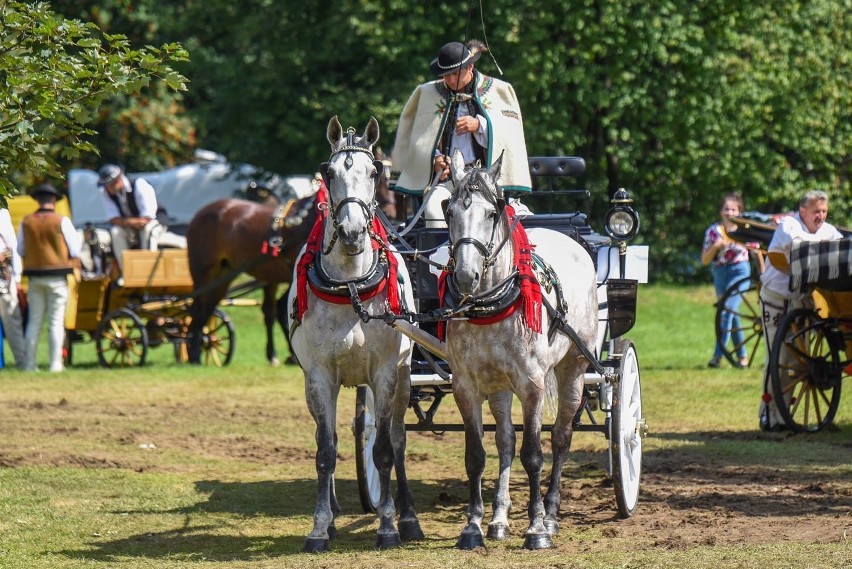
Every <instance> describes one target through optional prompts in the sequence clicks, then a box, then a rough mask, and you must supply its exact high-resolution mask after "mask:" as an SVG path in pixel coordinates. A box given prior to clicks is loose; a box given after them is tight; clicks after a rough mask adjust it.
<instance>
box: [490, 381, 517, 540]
mask: <svg viewBox="0 0 852 569" xmlns="http://www.w3.org/2000/svg"><path fill="white" fill-rule="evenodd" d="M512 397H513V394H512V392H511V391H508V390H507V391H501V392H499V393H495V394H492V395H489V396H488V407H489V408H490V409H491V414H492V415H494V420H495V423H496V424H497V430H496V431H495V433H494V441H495V442H496V443H497V456H498V459H499V461H500V475H499V476H498V478H497V489H496V492H495V494H494V503H493V505H492V509H493V513H492V515H491V523H489V524H488V533H487V537H488V539H497V540H504V539H507V538H508V537H509V510H510V509H511V507H512V501H511V499H510V498H509V478H510V474H511V469H512V460H514V458H515V443H516V437H515V425H514V424H513V423H512Z"/></svg>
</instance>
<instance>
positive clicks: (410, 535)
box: [399, 520, 424, 543]
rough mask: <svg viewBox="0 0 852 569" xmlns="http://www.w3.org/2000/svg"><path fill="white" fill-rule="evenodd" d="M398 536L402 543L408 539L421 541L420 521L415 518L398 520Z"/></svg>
mask: <svg viewBox="0 0 852 569" xmlns="http://www.w3.org/2000/svg"><path fill="white" fill-rule="evenodd" d="M399 537H400V539H402V541H403V542H404V543H408V542H409V541H421V540H422V539H423V537H424V536H423V530H421V529H420V522H419V521H417V520H406V521H400V522H399Z"/></svg>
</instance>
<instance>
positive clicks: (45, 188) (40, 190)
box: [30, 183, 64, 200]
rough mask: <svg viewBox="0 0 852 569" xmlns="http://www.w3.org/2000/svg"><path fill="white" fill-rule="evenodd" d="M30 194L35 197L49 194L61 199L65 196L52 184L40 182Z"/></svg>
mask: <svg viewBox="0 0 852 569" xmlns="http://www.w3.org/2000/svg"><path fill="white" fill-rule="evenodd" d="M30 195H31V196H32V197H34V198H38V196H43V195H49V196H54V197H55V198H56V199H58V200H61V199H62V198H63V197H64V196H63V195H62V192H60V191H59V190H57V189H56V188H55V187H54V186H53V185H52V184H48V183H44V184H39V185H38V186H36V187H35V188H33V189H32V191H30Z"/></svg>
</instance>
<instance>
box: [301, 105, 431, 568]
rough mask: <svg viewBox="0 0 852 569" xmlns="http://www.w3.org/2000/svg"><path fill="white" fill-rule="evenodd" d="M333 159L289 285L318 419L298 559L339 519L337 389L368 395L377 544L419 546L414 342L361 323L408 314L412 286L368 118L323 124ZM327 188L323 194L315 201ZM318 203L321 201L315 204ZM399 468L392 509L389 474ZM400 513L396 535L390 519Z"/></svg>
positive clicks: (319, 547)
mask: <svg viewBox="0 0 852 569" xmlns="http://www.w3.org/2000/svg"><path fill="white" fill-rule="evenodd" d="M326 135H327V138H328V141H329V143H330V144H331V157H330V158H329V160H328V162H326V163H324V164H323V165H322V167H321V172H322V174H323V179H324V181H325V185H326V187H327V190H328V193H327V196H325V197H324V196H322V195H319V196H318V198H317V199H318V203H319V207H320V211H321V212H322V215H321V216H320V218H319V219H318V220H317V225H315V227H314V231H312V232H311V234H310V235H309V237H308V243H307V245H306V246H305V249H304V250H303V252H302V253H301V255H300V259H299V261H297V267H296V275H295V277H294V279H293V283H294V284H293V285H292V286H291V287H290V293H289V306H291V307H292V310H291V311H290V313H289V314H288V317H289V324H288V325H289V326H290V330H291V336H290V341H291V344H292V348H293V352H294V353H295V355H296V357H297V358H298V360H299V364H300V365H301V367H302V371H303V372H304V375H305V396H306V398H307V403H308V408H309V409H310V412H311V415H313V417H314V420H315V421H316V426H317V430H316V441H317V455H316V466H317V478H318V491H317V503H316V509H315V511H314V527H313V529H312V530H311V533H310V534H309V535H308V537H307V539H306V541H305V546H304V549H305V551H314V552H315V551H325V550H327V549H328V548H329V540H330V539H333V538H334V534H335V531H336V530H335V527H334V518H335V517H336V515H337V514H338V513H339V511H340V506H339V504H338V502H337V497H336V495H335V489H334V472H335V466H336V462H337V431H336V418H337V398H338V394H339V393H340V388H341V387H355V386H357V385H362V384H367V385H368V386H369V387H370V388H371V389H372V392H373V394H374V397H375V415H376V443H375V447H374V450H373V460H374V461H375V464H376V467H377V469H378V471H379V478H380V486H381V497H380V501H379V504H378V506H377V508H376V511H377V513H378V516H379V529H378V534H377V538H376V546H377V547H379V548H386V547H395V546H398V545H400V543H401V541H410V540H417V539H422V538H423V533H422V532H421V530H420V524H419V521H418V520H417V515H416V513H415V511H414V503H413V498H412V495H411V491H410V489H409V485H408V480H407V478H406V475H405V465H404V457H405V423H404V415H405V411H406V408H407V406H408V399H409V396H410V392H411V378H410V374H411V352H412V343H411V341H410V340H409V339H408V338H406V337H405V336H403V335H402V334H400V333H399V332H396V331H395V330H394V329H393V328H391V327H390V326H388V325H387V324H385V323H384V322H383V321H382V320H380V319H376V320H371V319H370V318H369V317H367V318H362V317H360V316H359V314H358V313H356V312H355V310H353V304H357V305H358V306H359V308H360V310H362V312H361V314H362V315H374V316H375V315H381V314H385V313H386V311H387V310H397V311H398V310H400V308H401V307H408V308H409V309H410V308H411V307H413V306H414V299H413V295H412V291H411V287H410V282H411V281H410V279H409V276H408V273H407V271H406V268H405V264H404V263H403V262H402V260H401V258H400V257H399V255H397V254H395V253H394V252H392V251H391V250H390V249H389V247H388V245H387V238H386V236H384V230H383V229H382V227H381V225H380V224H379V223H378V222H377V221H376V217H375V212H376V207H377V204H376V200H375V197H376V186H377V184H378V182H379V181H380V179H381V173H382V163H381V161H378V160H375V158H374V156H373V145H374V144H375V143H376V141H377V140H378V139H379V125H378V123H377V122H376V119H375V118H371V119H370V121H369V123H368V125H367V127H366V129H365V131H364V134H363V136H360V137H359V136H356V135H355V130H354V129H352V128H350V129H348V130H347V132H346V133H344V132H343V130H342V128H341V126H340V122H339V121H338V119H337V117H336V116H335V117H333V118H332V119H331V120H330V121H329V123H328V129H327V133H326ZM323 191H324V190H322V189H321V190H320V192H321V193H322V192H323ZM323 200H325V203H322V201H323ZM391 468H395V470H396V478H397V494H396V505H395V504H394V497H393V496H392V495H391V482H390V471H391ZM397 508H398V510H399V531H397V529H396V527H395V525H394V524H395V517H396V513H397Z"/></svg>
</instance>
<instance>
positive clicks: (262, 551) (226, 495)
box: [60, 479, 466, 562]
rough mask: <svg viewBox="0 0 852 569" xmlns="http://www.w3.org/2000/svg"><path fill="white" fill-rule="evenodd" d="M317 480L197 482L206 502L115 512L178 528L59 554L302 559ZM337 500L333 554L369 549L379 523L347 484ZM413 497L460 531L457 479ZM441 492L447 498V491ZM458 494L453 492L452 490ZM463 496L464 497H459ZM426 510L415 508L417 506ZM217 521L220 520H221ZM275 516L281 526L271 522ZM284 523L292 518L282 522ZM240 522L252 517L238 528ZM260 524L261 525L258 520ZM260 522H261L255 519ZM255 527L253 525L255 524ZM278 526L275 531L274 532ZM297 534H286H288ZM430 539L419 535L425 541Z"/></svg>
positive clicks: (111, 558) (419, 488)
mask: <svg viewBox="0 0 852 569" xmlns="http://www.w3.org/2000/svg"><path fill="white" fill-rule="evenodd" d="M316 484H317V483H316V480H304V479H303V480H287V481H260V482H222V481H219V480H203V481H199V482H197V483H196V489H197V491H198V492H199V493H202V494H206V495H207V498H206V500H203V501H199V502H197V503H195V504H193V505H191V506H189V507H185V508H180V509H176V510H168V511H160V512H152V511H151V510H139V511H130V512H127V511H123V512H115V513H122V514H124V513H130V514H133V515H146V514H157V515H162V514H176V515H178V516H182V519H183V520H184V526H183V527H180V528H176V529H171V530H167V531H161V532H152V533H144V534H138V535H134V536H130V537H128V538H124V539H117V540H110V541H93V542H91V543H89V544H87V548H86V549H78V550H66V551H62V552H60V554H61V555H65V556H67V557H69V558H74V559H86V560H91V561H101V562H115V561H118V560H120V559H122V558H127V557H138V558H143V559H160V558H169V559H172V560H174V559H185V560H193V561H202V560H203V561H218V562H227V561H252V560H259V559H268V558H269V557H277V556H283V555H294V554H298V553H301V551H302V546H303V545H304V541H305V537H306V535H307V533H308V531H310V524H311V522H310V519H311V516H312V515H313V510H314V505H315V498H316ZM336 486H337V495H338V498H339V501H340V506H341V513H340V517H338V518H337V520H336V527H337V538H336V539H335V540H334V541H332V542H331V548H332V550H334V551H372V550H374V549H375V539H376V535H375V532H376V530H377V529H378V521H377V518H376V515H375V514H374V513H364V512H363V509H362V507H361V504H360V500H359V498H358V488H357V485H356V482H355V481H354V480H338V481H337V484H336ZM411 486H412V492H413V493H414V495H415V499H416V500H417V503H416V506H417V509H418V514H420V515H422V514H423V513H426V512H428V514H429V521H430V522H435V521H438V522H439V523H442V524H444V523H446V524H453V525H455V526H459V527H461V525H460V524H461V522H462V520H463V507H464V505H463V503H462V502H463V500H465V499H466V493H465V492H466V490H465V488H466V486H465V484H464V481H452V480H446V481H438V482H436V483H434V484H424V483H419V482H412V483H411ZM394 487H395V485H394ZM447 488H451V489H452V492H451V493H448V491H447ZM457 490H458V491H457ZM462 496H465V498H462ZM421 503H422V504H426V507H422V506H421V505H420V504H421ZM206 514H212V517H214V518H222V521H221V523H214V524H211V523H206V524H204V525H191V524H189V523H187V522H186V520H189V519H191V518H192V517H193V516H194V515H200V516H199V518H200V519H209V517H207V516H206ZM223 515H224V517H223ZM276 518H280V519H281V521H280V524H278V523H277V522H276ZM287 518H299V519H298V520H296V521H294V520H288V519H287ZM240 519H246V520H248V519H251V520H252V521H249V522H246V524H245V526H249V525H251V526H252V529H251V530H247V529H240V528H239V527H238V526H239V523H240V522H239V520H240ZM264 519H265V521H264ZM258 520H260V521H258ZM255 522H256V523H255ZM270 525H271V526H273V528H275V529H273V530H272V531H273V532H274V533H272V534H267V535H252V536H249V535H245V534H248V533H263V531H264V530H262V529H257V528H258V527H259V526H263V527H267V526H270ZM278 528H280V531H276V530H277V529H278ZM294 528H295V529H296V530H297V531H298V532H299V533H298V534H294V533H292V531H293V529H294ZM429 539H430V536H428V535H427V536H426V540H427V541H428V540H429Z"/></svg>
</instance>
